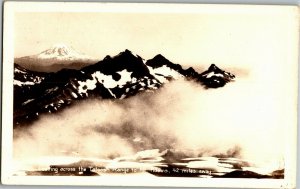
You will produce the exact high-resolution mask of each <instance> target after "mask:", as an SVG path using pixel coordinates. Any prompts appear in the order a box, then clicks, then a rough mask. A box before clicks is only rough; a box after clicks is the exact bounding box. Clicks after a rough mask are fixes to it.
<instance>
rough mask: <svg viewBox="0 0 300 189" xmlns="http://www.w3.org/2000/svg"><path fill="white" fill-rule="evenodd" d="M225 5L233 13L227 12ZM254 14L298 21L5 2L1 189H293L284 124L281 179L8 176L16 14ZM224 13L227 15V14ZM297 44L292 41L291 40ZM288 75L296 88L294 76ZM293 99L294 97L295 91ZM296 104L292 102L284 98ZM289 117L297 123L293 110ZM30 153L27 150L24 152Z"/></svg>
mask: <svg viewBox="0 0 300 189" xmlns="http://www.w3.org/2000/svg"><path fill="white" fill-rule="evenodd" d="M228 6H231V7H235V9H230V10H229V9H227V7H228ZM254 10H255V13H256V14H269V13H273V14H274V13H287V12H290V13H291V14H293V15H295V16H296V17H297V18H299V17H298V8H297V7H296V6H277V5H272V6H271V5H269V6H263V5H209V4H206V5H200V4H149V3H144V4H138V3H127V4H125V3H94V2H92V3H91V2H90V3H77V2H74V3H72V2H68V3H66V2H5V4H4V24H3V25H4V30H3V100H2V103H3V104H2V133H3V134H2V159H1V161H2V170H1V179H2V182H3V183H4V184H22V185H23V184H24V185H29V184H30V185H101V186H173V187H240V188H253V187H255V188H295V185H296V149H294V148H291V147H296V141H297V140H296V139H297V136H296V134H297V125H295V123H294V122H293V121H292V120H290V124H291V125H295V126H294V127H293V128H292V129H290V130H287V132H286V133H285V134H286V137H285V138H286V139H287V140H286V141H285V142H286V156H285V157H286V159H285V165H286V169H285V171H286V172H285V179H282V180H273V179H217V178H213V179H199V178H161V177H159V178H158V177H149V178H142V180H140V181H138V179H137V178H132V177H130V178H128V177H125V176H112V177H62V176H59V177H55V176H52V177H48V176H12V167H11V166H13V162H12V149H13V148H12V146H13V143H12V142H13V141H12V126H13V121H12V120H13V117H12V115H13V113H12V112H13V107H12V104H13V98H12V97H13V57H14V35H13V31H14V13H16V12H111V13H114V12H115V13H120V12H123V13H127V12H130V13H138V12H142V13H166V14H167V13H207V14H211V13H216V12H218V13H230V14H237V15H238V14H247V13H252V12H253V11H254ZM229 11H230V12H229ZM288 24H290V25H291V26H294V25H297V26H298V19H295V20H291V22H290V23H288ZM291 35H292V36H295V37H296V36H298V31H291ZM297 40H298V38H297ZM289 45H291V46H294V48H293V49H295V51H294V52H291V55H292V56H290V58H289V60H287V62H289V63H291V64H296V63H297V62H298V56H297V55H298V43H297V41H295V42H294V43H293V42H292V43H291V44H289ZM295 72H296V73H294V74H293V75H294V76H295V78H292V79H293V82H295V83H297V81H298V78H297V75H298V72H297V70H295ZM294 92H295V94H296V93H297V92H298V91H297V88H296V87H295V91H294ZM290 101H291V102H292V104H294V105H296V104H297V99H290ZM290 108H292V109H293V108H295V111H294V112H291V114H293V115H292V117H294V118H295V119H294V120H297V111H296V108H297V107H296V106H295V107H290ZM29 148H30V147H29Z"/></svg>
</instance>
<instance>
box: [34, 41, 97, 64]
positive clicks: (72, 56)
mask: <svg viewBox="0 0 300 189" xmlns="http://www.w3.org/2000/svg"><path fill="white" fill-rule="evenodd" d="M32 58H38V59H55V60H61V61H63V60H86V59H87V60H88V59H92V57H90V56H87V55H85V54H83V53H80V52H77V51H76V50H74V49H73V48H72V47H70V46H67V45H65V44H56V45H53V46H52V47H51V48H49V49H47V50H45V51H43V52H41V53H40V54H38V55H33V56H32Z"/></svg>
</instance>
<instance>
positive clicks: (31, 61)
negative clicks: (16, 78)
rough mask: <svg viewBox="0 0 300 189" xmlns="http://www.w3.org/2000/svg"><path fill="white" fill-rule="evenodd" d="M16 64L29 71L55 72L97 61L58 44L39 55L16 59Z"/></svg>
mask: <svg viewBox="0 0 300 189" xmlns="http://www.w3.org/2000/svg"><path fill="white" fill-rule="evenodd" d="M14 61H15V63H16V64H19V65H21V66H23V67H25V68H27V69H30V70H35V71H43V72H55V71H59V70H61V69H63V68H71V69H80V68H82V67H85V66H87V65H89V64H93V63H96V62H97V60H96V59H95V58H92V57H90V56H87V55H85V54H83V53H80V52H78V51H76V50H74V49H73V48H72V47H69V46H67V45H64V44H56V45H53V46H52V47H51V48H49V49H46V50H44V51H42V52H41V53H39V54H36V55H31V56H24V57H20V58H15V60H14Z"/></svg>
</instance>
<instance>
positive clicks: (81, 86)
mask: <svg viewBox="0 0 300 189" xmlns="http://www.w3.org/2000/svg"><path fill="white" fill-rule="evenodd" d="M234 77H235V76H234V75H233V74H231V73H228V72H225V71H223V70H221V69H220V68H218V67H217V66H216V65H211V66H210V68H209V69H208V70H206V71H205V72H203V73H200V74H199V73H197V72H196V71H195V70H194V69H193V68H192V67H190V68H188V69H183V68H182V66H181V65H179V64H174V63H172V62H170V61H169V60H168V59H166V58H165V57H163V56H162V55H157V56H155V57H154V58H153V59H150V60H147V61H146V62H144V60H143V59H142V58H141V57H140V56H138V55H133V54H132V52H131V51H129V50H127V49H126V50H125V51H124V52H121V53H119V54H118V55H116V56H113V57H110V56H106V57H105V58H104V59H103V60H101V61H99V62H97V63H95V64H92V65H88V66H85V67H83V68H82V69H80V70H74V69H62V70H60V71H58V72H54V73H43V72H35V71H30V70H27V69H25V68H22V67H20V66H18V65H17V64H15V75H14V123H15V124H16V125H19V124H22V123H26V122H31V121H33V120H36V119H37V118H38V117H39V115H40V114H44V113H54V112H57V111H59V110H62V109H63V108H64V107H66V106H68V105H71V104H72V103H74V102H75V101H78V100H83V99H87V98H91V97H96V98H102V99H123V98H128V97H130V96H134V95H136V94H137V93H140V92H143V91H155V90H157V89H159V88H160V87H161V86H163V85H164V84H166V83H168V82H169V81H171V80H176V79H179V78H182V79H187V80H193V81H195V82H196V83H198V84H199V85H202V86H204V87H205V88H218V87H223V86H224V85H225V84H226V83H228V82H230V81H232V80H233V79H234Z"/></svg>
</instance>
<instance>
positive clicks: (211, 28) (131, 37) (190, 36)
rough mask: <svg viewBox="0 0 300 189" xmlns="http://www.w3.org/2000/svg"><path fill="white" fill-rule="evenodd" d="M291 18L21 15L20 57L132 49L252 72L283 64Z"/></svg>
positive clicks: (280, 13) (147, 54)
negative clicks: (51, 51) (59, 49)
mask: <svg viewBox="0 0 300 189" xmlns="http://www.w3.org/2000/svg"><path fill="white" fill-rule="evenodd" d="M287 13H288V11H286V10H285V9H283V11H278V10H276V11H273V12H272V9H270V10H268V9H266V13H265V14H264V11H263V10H262V9H261V8H260V9H258V11H257V9H253V11H252V12H251V11H245V13H243V12H241V11H240V10H239V11H236V10H235V9H232V13H231V12H230V11H229V12H228V11H227V12H226V11H225V12H223V13H222V12H213V11H212V12H204V13H201V11H200V12H199V14H196V13H191V14H187V13H177V14H175V13H172V14H163V13H155V14H154V13H153V14H151V13H76V12H75V13H57V12H47V13H45V12H44V13H43V12H39V13H38V12H35V13H28V12H27V13H16V14H15V29H14V34H15V38H14V39H15V41H14V44H15V56H16V57H20V56H26V55H33V54H37V53H39V52H41V51H43V50H45V49H47V48H49V47H51V46H52V45H53V44H56V43H64V44H67V45H70V46H72V47H73V48H74V49H76V50H77V51H79V52H82V53H85V54H87V55H90V56H93V57H95V58H99V59H102V58H103V57H104V56H105V55H112V56H114V55H116V54H118V53H119V52H121V51H124V50H125V49H129V50H131V51H132V52H133V53H135V54H138V55H140V56H142V57H143V58H145V59H150V58H153V57H154V56H155V55H156V54H159V53H160V54H162V55H164V56H165V57H167V58H168V59H169V60H171V61H173V62H176V63H180V64H188V65H191V64H201V65H203V66H208V65H209V64H211V63H216V64H217V65H230V66H232V65H239V66H240V67H246V68H248V67H251V66H254V65H255V66H256V65H257V64H260V63H263V62H264V63H265V62H273V61H278V58H284V57H282V56H285V55H286V52H285V51H286V50H287V49H286V48H285V47H286V41H290V38H291V35H290V33H289V30H288V29H287V27H290V26H289V25H288V24H289V23H288V20H290V18H291V16H292V14H287ZM285 26H287V27H285ZM279 55H280V57H276V56H279Z"/></svg>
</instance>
